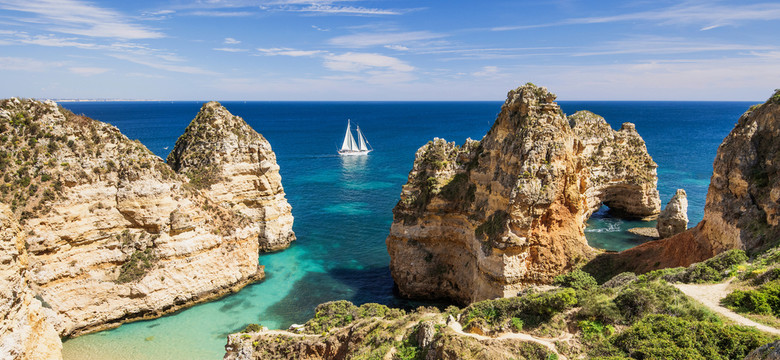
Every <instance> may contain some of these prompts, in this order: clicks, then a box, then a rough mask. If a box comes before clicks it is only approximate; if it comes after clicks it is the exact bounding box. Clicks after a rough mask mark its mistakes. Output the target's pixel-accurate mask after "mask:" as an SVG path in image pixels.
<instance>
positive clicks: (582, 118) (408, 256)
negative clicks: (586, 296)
mask: <svg viewBox="0 0 780 360" xmlns="http://www.w3.org/2000/svg"><path fill="white" fill-rule="evenodd" d="M554 100H555V95H554V94H552V93H550V92H548V91H547V89H545V88H542V87H536V86H534V85H533V84H526V85H524V86H522V87H519V88H517V89H515V90H512V91H510V92H509V94H508V97H507V100H506V102H505V103H504V105H503V106H502V109H501V113H500V114H499V115H498V118H497V119H496V121H495V123H494V124H493V127H492V128H491V129H490V131H489V132H488V133H487V135H485V137H484V138H483V139H482V140H481V141H474V140H470V139H469V140H467V141H466V143H465V144H463V145H462V146H456V145H455V143H448V142H446V141H445V140H442V139H438V138H437V139H434V140H433V141H431V142H429V143H428V144H427V145H425V146H423V147H421V148H420V149H419V150H418V151H417V154H416V156H415V161H414V165H413V167H412V170H411V172H410V173H409V180H408V182H407V184H406V185H404V187H403V190H402V192H401V199H400V201H399V202H398V204H397V205H396V207H395V208H394V209H393V215H394V221H393V225H392V227H391V229H390V235H389V236H388V238H387V241H386V243H387V248H388V252H389V254H390V257H391V262H390V269H391V272H392V275H393V278H394V279H395V282H396V284H397V285H398V288H399V290H400V292H401V294H402V295H404V296H408V297H415V298H450V299H454V300H456V301H459V302H463V303H467V302H473V301H477V300H481V299H487V298H495V297H503V296H513V295H515V294H517V293H518V292H519V291H520V290H521V289H523V288H524V287H526V286H528V285H533V284H545V283H550V282H551V281H552V278H553V277H554V276H556V275H558V274H561V273H564V272H566V271H569V270H571V269H573V268H574V267H575V266H577V265H578V264H581V263H583V262H585V261H587V260H588V259H590V258H591V257H592V256H593V255H594V253H595V252H594V250H593V249H591V248H590V247H589V246H588V244H587V242H586V240H585V236H584V231H583V230H584V222H585V220H587V218H588V217H589V216H590V215H591V214H592V213H593V212H594V211H596V210H597V209H598V208H599V207H600V206H601V204H602V203H603V204H606V205H608V206H609V207H610V208H611V209H613V210H616V211H618V212H620V213H622V214H623V215H625V216H629V217H637V218H652V217H653V216H655V215H657V214H658V212H659V210H660V199H659V196H658V191H657V190H656V182H657V177H656V167H657V166H656V164H655V163H654V162H653V160H652V159H651V158H650V156H649V155H648V154H647V150H646V148H645V144H644V141H643V140H642V138H641V137H640V136H639V135H638V134H637V133H636V130H635V128H634V126H633V124H630V123H626V124H624V125H623V127H622V128H621V129H620V130H619V131H614V130H612V129H611V128H610V127H609V125H608V124H607V123H606V121H605V120H604V119H603V118H601V117H599V116H597V115H595V114H592V113H589V112H578V113H576V114H574V115H572V116H570V117H568V118H566V117H565V116H564V114H563V113H562V112H561V110H560V108H559V107H558V105H557V104H556V103H555V102H554Z"/></svg>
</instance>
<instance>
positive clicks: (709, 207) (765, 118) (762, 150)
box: [702, 90, 780, 253]
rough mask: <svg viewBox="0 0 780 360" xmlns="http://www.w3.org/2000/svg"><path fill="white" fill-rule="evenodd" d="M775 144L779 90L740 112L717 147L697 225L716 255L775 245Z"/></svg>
mask: <svg viewBox="0 0 780 360" xmlns="http://www.w3.org/2000/svg"><path fill="white" fill-rule="evenodd" d="M779 139H780V90H778V91H776V92H775V94H774V95H773V96H772V97H771V98H770V99H769V100H767V102H766V103H764V104H763V105H760V106H754V107H752V108H751V109H750V110H748V111H747V112H745V114H743V115H742V117H740V118H739V121H737V124H736V125H735V126H734V129H733V130H731V133H729V135H728V136H726V138H725V139H724V140H723V143H722V144H721V145H720V146H719V147H718V153H717V155H716V156H715V161H714V163H713V173H712V179H711V180H710V187H709V189H708V190H707V201H706V203H705V205H704V219H703V220H702V222H703V227H702V232H703V233H704V236H706V237H707V238H708V239H709V240H710V243H711V244H712V246H713V249H714V251H715V252H716V253H717V252H721V251H724V250H729V249H734V248H741V249H745V250H756V249H761V248H765V247H767V246H772V245H777V241H778V236H780V213H779V212H780V141H778V140H779Z"/></svg>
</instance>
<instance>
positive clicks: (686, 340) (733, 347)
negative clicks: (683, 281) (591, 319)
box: [611, 315, 770, 360]
mask: <svg viewBox="0 0 780 360" xmlns="http://www.w3.org/2000/svg"><path fill="white" fill-rule="evenodd" d="M769 341H770V338H769V337H767V336H766V335H764V334H762V333H760V332H759V331H757V330H755V329H753V328H748V327H742V326H734V325H723V324H718V323H712V322H708V321H689V320H685V319H681V318H677V317H673V316H667V315H650V316H647V317H646V318H644V319H642V320H641V321H639V322H637V323H636V324H634V325H632V326H631V327H630V328H628V329H627V330H625V331H623V332H622V333H620V334H619V335H616V336H614V337H613V338H612V339H611V342H612V344H613V345H614V346H615V347H616V348H618V349H620V350H622V351H623V352H624V353H625V355H628V356H630V357H631V358H634V359H702V360H704V359H707V360H710V359H724V360H725V359H742V358H744V357H745V356H747V354H748V353H749V352H750V351H752V350H753V349H755V348H757V347H759V346H761V345H763V344H765V343H767V342H769ZM614 355H624V354H614Z"/></svg>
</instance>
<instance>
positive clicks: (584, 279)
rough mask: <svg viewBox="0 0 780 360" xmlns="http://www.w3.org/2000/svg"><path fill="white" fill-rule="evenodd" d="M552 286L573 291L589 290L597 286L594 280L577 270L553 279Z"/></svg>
mask: <svg viewBox="0 0 780 360" xmlns="http://www.w3.org/2000/svg"><path fill="white" fill-rule="evenodd" d="M553 284H555V285H558V286H564V287H570V288H572V289H575V290H584V289H590V288H593V287H596V286H598V283H596V279H594V278H593V276H590V274H588V273H586V272H584V271H582V270H580V269H577V270H574V271H572V272H570V273H568V274H563V275H558V276H556V277H555V279H553Z"/></svg>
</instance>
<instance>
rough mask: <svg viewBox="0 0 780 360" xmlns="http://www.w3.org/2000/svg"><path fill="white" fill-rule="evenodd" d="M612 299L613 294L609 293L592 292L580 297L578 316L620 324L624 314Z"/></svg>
mask: <svg viewBox="0 0 780 360" xmlns="http://www.w3.org/2000/svg"><path fill="white" fill-rule="evenodd" d="M612 299H613V296H610V295H609V294H606V293H596V292H591V293H590V294H588V295H587V296H583V297H581V298H580V301H579V306H580V311H579V312H578V313H577V316H578V317H579V318H580V319H584V320H589V321H598V322H600V323H602V324H619V323H621V322H622V321H623V315H622V314H621V312H620V309H619V308H618V307H617V305H616V304H615V302H614V301H612Z"/></svg>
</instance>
